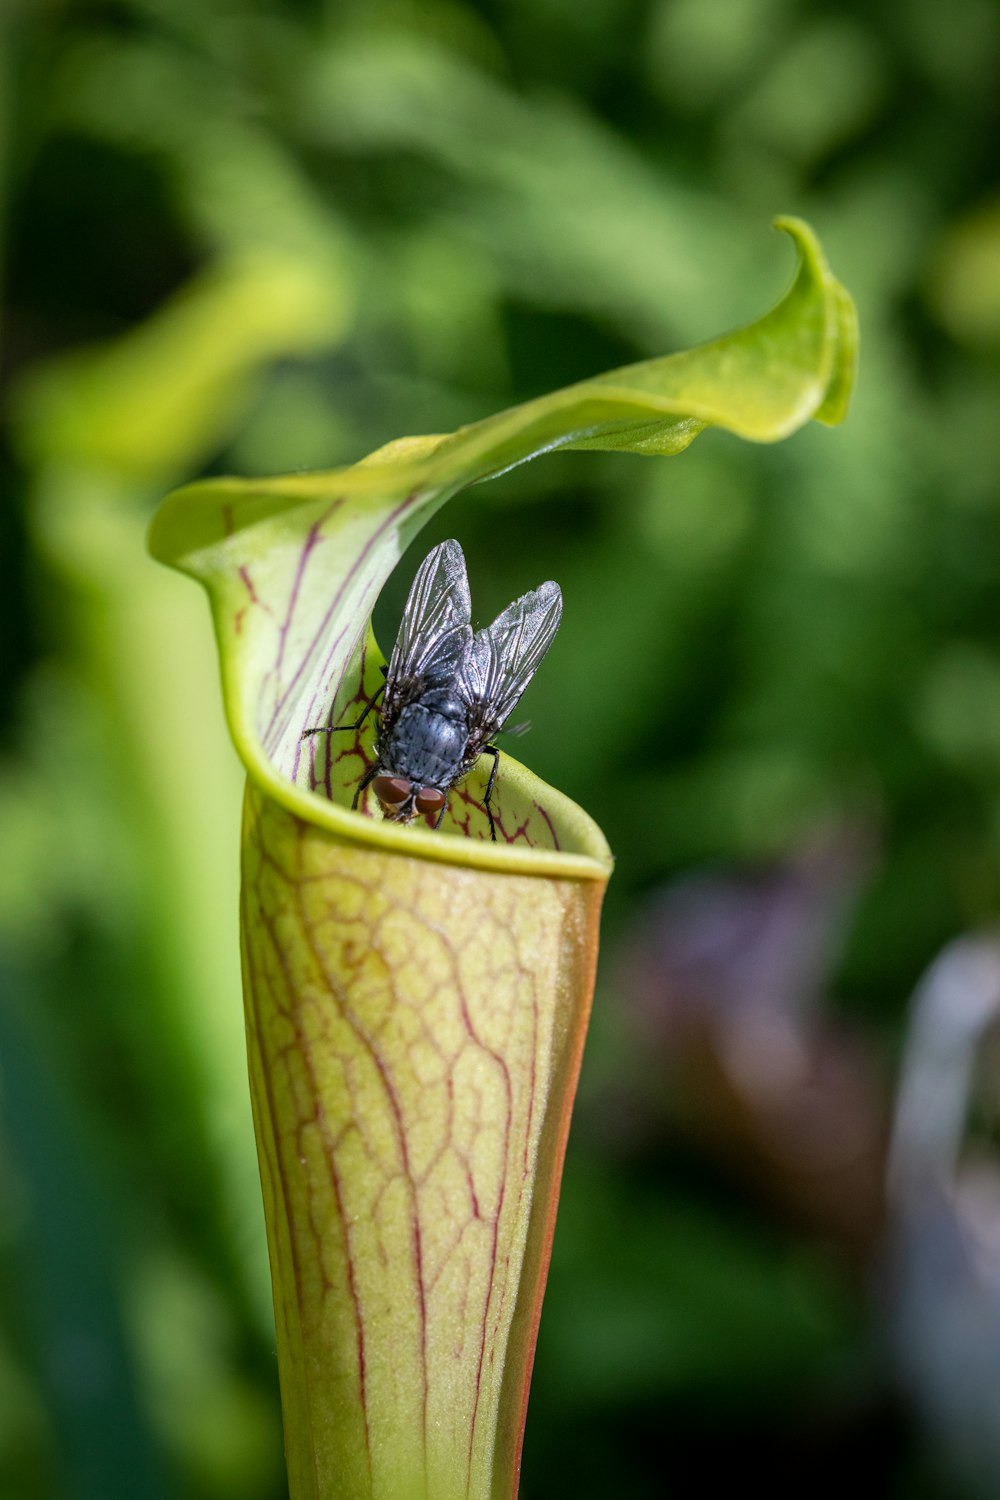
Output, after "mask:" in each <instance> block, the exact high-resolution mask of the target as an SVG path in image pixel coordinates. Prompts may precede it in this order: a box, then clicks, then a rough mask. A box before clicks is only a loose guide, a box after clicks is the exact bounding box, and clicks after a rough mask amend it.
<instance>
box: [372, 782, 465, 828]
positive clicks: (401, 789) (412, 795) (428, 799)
mask: <svg viewBox="0 0 1000 1500" xmlns="http://www.w3.org/2000/svg"><path fill="white" fill-rule="evenodd" d="M372 791H373V792H374V793H375V796H376V797H377V798H378V804H379V806H380V807H381V809H382V815H383V817H385V818H386V819H387V821H388V822H390V823H411V822H412V821H413V819H414V818H416V817H424V818H426V817H433V818H436V817H439V816H440V814H441V813H442V812H443V811H444V805H445V803H446V802H447V800H448V797H447V793H446V792H443V791H441V789H440V787H436V786H419V785H418V784H417V783H416V782H415V781H410V780H409V778H408V777H406V776H376V777H375V778H374V780H373V781H372Z"/></svg>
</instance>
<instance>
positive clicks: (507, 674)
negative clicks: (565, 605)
mask: <svg viewBox="0 0 1000 1500" xmlns="http://www.w3.org/2000/svg"><path fill="white" fill-rule="evenodd" d="M561 619H562V594H561V593H560V591H559V585H558V584H557V583H543V584H542V586H541V588H537V589H533V590H532V592H531V593H530V594H523V595H522V596H521V598H520V599H515V600H514V603H513V604H508V606H507V608H506V609H505V610H504V611H503V613H502V614H499V615H497V617H496V619H495V620H494V621H493V624H492V625H488V626H487V627H486V629H485V630H477V631H476V634H475V635H474V637H473V639H472V646H471V649H470V650H469V653H468V655H467V657H466V659H465V664H464V666H463V667H462V671H461V675H460V678H459V684H460V690H461V692H462V696H463V697H464V698H465V700H466V702H467V703H468V704H469V707H470V709H471V710H472V712H471V716H470V717H471V725H470V729H471V733H470V748H471V749H478V748H479V747H480V746H482V745H485V744H486V743H487V741H488V740H490V739H492V737H493V735H495V734H496V733H497V731H498V730H499V729H502V728H503V726H504V724H505V723H506V722H507V720H508V719H509V717H510V715H511V714H512V713H513V712H514V709H515V708H516V707H517V704H518V700H519V699H520V697H521V694H522V693H523V692H524V690H525V688H526V687H527V686H528V683H529V682H530V681H531V679H532V678H533V677H534V675H535V673H536V672H537V671H538V668H539V666H540V665H541V661H542V657H543V656H544V655H545V653H546V651H547V650H548V649H549V647H550V646H551V645H552V642H553V639H554V638H555V633H556V631H557V630H558V629H559V621H560V620H561Z"/></svg>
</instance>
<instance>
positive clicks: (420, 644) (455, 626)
mask: <svg viewBox="0 0 1000 1500" xmlns="http://www.w3.org/2000/svg"><path fill="white" fill-rule="evenodd" d="M471 613H472V606H471V604H470V602H469V580H468V576H467V574H466V571H465V558H464V556H463V555H462V549H461V547H460V546H459V545H458V543H457V542H454V541H449V542H441V543H439V545H438V546H437V547H434V548H433V549H432V550H431V551H430V552H428V554H427V556H426V557H425V558H424V560H423V562H422V563H421V564H420V567H419V568H418V569H417V576H416V577H415V578H414V580H413V583H412V585H411V587H410V593H409V597H408V598H407V600H406V606H405V608H404V610H403V619H402V622H401V624H400V627H399V634H398V635H397V637H396V644H395V645H394V646H393V648H392V655H391V656H390V658H389V670H388V672H387V673H386V679H385V703H386V712H387V714H388V715H389V716H390V717H391V716H392V715H393V714H395V713H397V712H398V711H399V709H400V708H402V707H404V706H405V704H406V703H408V702H409V701H410V700H411V699H413V698H415V697H418V696H419V694H420V693H421V692H422V691H423V689H424V688H425V687H426V685H427V684H428V682H434V681H439V680H448V679H449V678H454V677H457V675H458V672H459V668H460V667H461V664H462V662H463V660H464V658H465V656H466V654H467V652H468V650H469V646H470V644H471V641H472V626H471V625H470V623H469V619H470V615H471Z"/></svg>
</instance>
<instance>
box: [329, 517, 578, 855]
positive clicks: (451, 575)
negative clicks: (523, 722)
mask: <svg viewBox="0 0 1000 1500" xmlns="http://www.w3.org/2000/svg"><path fill="white" fill-rule="evenodd" d="M561 617H562V594H561V593H560V591H559V585H558V584H556V583H543V584H542V585H541V587H540V588H537V589H532V591H531V592H530V593H528V594H522V596H521V598H520V599H515V600H514V603H513V604H508V606H507V608H506V609H505V610H503V611H502V612H501V613H500V614H499V615H497V617H496V619H495V620H494V621H493V624H492V625H488V626H486V627H485V629H483V630H477V631H475V633H473V629H472V624H471V619H472V605H471V601H470V598H469V579H468V574H467V572H466V568H465V557H464V556H463V554H462V549H461V547H460V546H459V544H458V542H455V541H448V542H441V543H440V544H439V545H438V546H437V547H435V548H434V549H433V550H432V551H431V552H429V553H428V554H427V556H426V557H425V558H424V560H423V562H422V563H421V564H420V567H419V569H418V571H417V576H416V577H415V578H414V580H413V584H412V586H411V588H410V593H409V597H408V598H407V601H406V606H405V608H404V610H403V619H402V623H401V624H400V627H399V634H398V636H397V637H396V644H395V645H394V646H393V648H392V655H391V656H390V658H389V665H388V667H387V668H386V667H383V669H382V670H383V671H384V672H385V674H386V676H385V682H384V683H383V684H382V685H381V686H380V687H379V688H378V689H377V691H376V692H374V693H373V694H372V696H371V697H370V698H369V699H368V702H367V703H366V704H365V706H364V709H363V710H362V713H361V717H360V718H359V719H357V720H355V722H354V723H353V724H337V725H330V726H324V727H321V728H318V729H307V730H305V731H304V733H303V738H306V736H308V735H314V734H338V733H340V732H341V731H343V730H357V729H360V728H361V726H362V724H363V723H364V722H365V719H366V718H367V717H368V715H369V713H370V712H371V711H372V709H373V708H376V704H377V701H378V699H379V698H380V697H381V698H382V704H381V708H377V709H376V712H378V714H379V720H380V721H379V728H378V734H377V735H376V737H375V761H374V763H373V764H372V765H371V766H370V767H369V769H368V770H367V771H366V772H365V775H364V776H363V777H362V779H361V781H360V782H359V783H358V786H357V789H356V790H355V793H354V801H353V802H352V803H351V806H352V807H353V808H356V807H357V805H358V801H359V799H360V797H361V793H362V792H363V791H364V789H365V787H367V786H368V785H371V788H372V791H373V792H374V793H375V796H376V797H377V798H378V801H379V805H380V806H381V808H382V812H383V814H384V816H385V817H386V818H387V819H388V820H389V821H390V822H392V823H409V822H411V821H412V819H413V818H415V817H417V816H418V815H420V816H425V817H426V816H433V815H434V814H436V815H437V821H436V822H435V824H434V827H435V828H439V827H440V826H441V820H442V818H443V817H444V815H445V810H446V808H447V806H448V793H449V792H450V790H451V788H452V787H454V786H457V785H458V783H459V782H460V781H462V780H463V779H464V778H465V777H466V776H468V774H469V772H470V771H471V770H472V768H473V766H474V765H475V764H476V762H477V760H478V759H479V757H480V756H481V755H492V757H493V767H492V769H491V771H490V779H489V783H488V785H487V787H486V796H485V797H484V799H483V804H484V806H485V808H486V816H487V817H488V818H489V820H490V837H491V838H492V839H493V841H494V843H495V842H496V836H497V831H496V824H495V823H494V821H493V811H492V808H491V807H490V800H491V798H492V796H493V788H494V786H495V784H496V779H497V768H498V766H499V763H500V751H499V750H498V749H497V747H496V745H494V744H491V741H492V739H493V737H494V735H496V734H498V733H499V732H500V730H501V729H502V728H503V726H504V725H505V724H506V722H507V720H508V719H509V718H510V716H511V714H512V713H513V712H514V709H515V708H516V707H517V703H518V700H519V699H520V697H521V694H522V693H523V692H524V690H525V688H526V687H527V686H528V683H529V682H530V681H531V679H532V677H534V675H535V673H536V672H537V670H538V668H539V666H540V665H541V661H542V658H543V656H544V655H545V653H546V651H548V649H549V647H550V646H551V644H552V641H553V639H554V637H555V633H556V631H557V630H558V628H559V621H560V619H561Z"/></svg>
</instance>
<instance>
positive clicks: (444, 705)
mask: <svg viewBox="0 0 1000 1500" xmlns="http://www.w3.org/2000/svg"><path fill="white" fill-rule="evenodd" d="M428 697H429V698H430V701H428ZM428 697H425V698H422V699H421V700H420V701H419V702H417V703H410V704H407V706H406V708H404V709H403V711H402V713H401V714H400V716H399V718H398V719H397V720H396V723H395V724H394V725H393V727H392V733H391V734H390V736H389V738H388V740H387V742H386V745H385V747H384V749H383V751H382V754H381V757H380V759H381V761H382V764H383V765H384V766H385V767H386V768H387V770H388V771H390V772H391V774H392V775H394V776H405V777H407V778H408V779H409V780H410V781H413V782H416V783H418V784H419V785H421V786H439V787H447V786H450V785H451V784H452V782H453V781H454V780H455V778H456V777H457V775H458V773H459V770H460V768H461V765H462V760H463V757H464V755H465V749H466V745H467V744H468V741H469V731H468V726H467V722H466V710H465V705H464V704H463V703H462V702H460V701H459V699H457V698H452V697H451V696H450V695H447V694H445V693H440V694H434V695H433V696H432V697H431V695H428Z"/></svg>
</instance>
